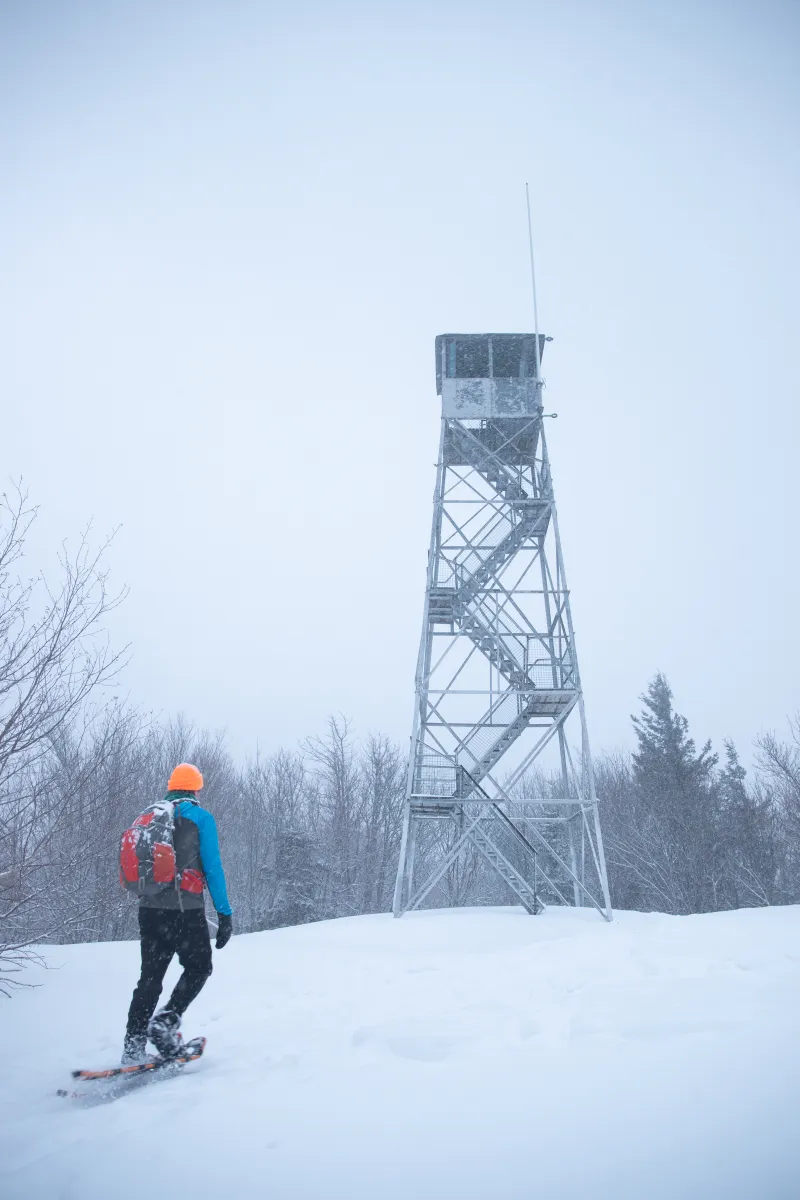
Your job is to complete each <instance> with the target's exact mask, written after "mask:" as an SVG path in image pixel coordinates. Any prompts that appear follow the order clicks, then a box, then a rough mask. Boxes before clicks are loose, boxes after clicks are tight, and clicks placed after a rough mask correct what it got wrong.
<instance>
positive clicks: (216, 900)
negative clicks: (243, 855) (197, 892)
mask: <svg viewBox="0 0 800 1200" xmlns="http://www.w3.org/2000/svg"><path fill="white" fill-rule="evenodd" d="M175 816H176V817H184V818H185V819H186V820H187V821H193V822H194V824H195V825H196V826H197V831H198V833H199V835H200V863H201V865H202V868H203V874H204V875H205V877H206V885H207V886H208V890H209V892H210V893H211V901H212V903H213V905H214V908H215V909H216V910H217V912H218V913H222V915H223V916H230V915H231V914H232V912H233V909H232V908H231V903H230V900H229V899H228V889H227V887H226V886H225V872H224V871H223V869H222V859H221V858H220V853H219V837H218V836H217V822H216V821H215V820H214V818H213V817H212V815H211V813H210V812H208V811H207V810H206V809H205V808H201V807H200V805H199V804H198V803H197V802H196V801H193V800H181V802H180V804H176V805H175Z"/></svg>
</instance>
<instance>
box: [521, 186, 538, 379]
mask: <svg viewBox="0 0 800 1200" xmlns="http://www.w3.org/2000/svg"><path fill="white" fill-rule="evenodd" d="M525 200H526V203H527V205H528V245H529V247H530V252H531V290H532V292H533V332H534V334H535V337H534V342H533V352H534V354H535V356H536V383H537V385H538V384H541V382H542V355H541V352H540V349H539V309H538V306H537V304H536V271H535V270H534V266H533V226H532V225H531V193H530V189H529V188H528V185H527V183H526V184H525ZM540 402H541V401H540Z"/></svg>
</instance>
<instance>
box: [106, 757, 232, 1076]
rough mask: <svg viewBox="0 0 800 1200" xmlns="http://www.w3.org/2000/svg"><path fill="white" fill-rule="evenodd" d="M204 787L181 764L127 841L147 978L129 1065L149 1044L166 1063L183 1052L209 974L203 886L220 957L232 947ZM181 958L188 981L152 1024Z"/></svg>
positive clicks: (131, 1034)
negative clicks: (187, 1023)
mask: <svg viewBox="0 0 800 1200" xmlns="http://www.w3.org/2000/svg"><path fill="white" fill-rule="evenodd" d="M202 786H203V776H202V775H201V774H200V772H199V771H198V769H197V767H195V766H192V764H191V763H180V764H179V765H178V766H177V767H176V768H175V770H174V771H173V772H172V775H171V776H170V779H169V783H168V784H167V789H168V790H167V794H166V796H165V797H164V800H163V801H161V802H159V803H158V804H154V805H152V806H151V807H150V808H149V809H147V811H146V812H144V813H142V815H141V816H140V817H139V818H137V820H136V822H135V823H134V825H133V827H132V828H131V829H129V830H128V831H127V832H126V833H125V834H123V837H122V843H121V850H120V881H121V882H122V884H123V886H125V887H126V888H128V889H130V890H131V891H136V892H137V894H138V896H139V933H140V937H141V950H142V974H141V978H140V979H139V982H138V984H137V985H136V988H135V990H134V993H133V999H132V1001H131V1007H130V1011H129V1013H128V1026H127V1030H126V1033H125V1044H124V1048H123V1055H122V1062H123V1065H130V1064H133V1063H138V1062H143V1061H144V1060H145V1059H146V1054H145V1047H146V1045H147V1038H148V1037H149V1038H150V1040H151V1041H152V1042H153V1044H154V1045H155V1047H156V1049H157V1050H158V1053H159V1054H160V1055H161V1056H162V1057H164V1058H171V1057H174V1056H175V1055H176V1054H178V1053H179V1051H180V1047H181V1040H182V1039H181V1035H180V1033H179V1032H178V1030H179V1028H180V1024H181V1017H182V1016H183V1013H184V1012H185V1011H186V1009H187V1008H188V1006H189V1005H190V1004H191V1002H192V1001H193V1000H194V998H195V997H196V996H197V995H198V993H199V992H200V990H201V988H202V987H203V984H204V983H205V982H206V980H207V979H208V977H209V975H210V974H211V939H210V938H209V934H208V925H207V924H206V916H205V905H204V896H203V888H204V886H207V887H208V890H209V892H210V893H211V899H212V901H213V904H214V907H215V908H216V910H217V919H218V922H219V925H218V929H217V940H216V948H217V950H221V949H222V948H223V946H226V945H227V943H228V941H229V940H230V936H231V934H232V933H233V918H232V910H231V906H230V903H229V901H228V892H227V888H226V886H225V874H224V872H223V870H222V862H221V860H220V855H219V841H218V838H217V826H216V822H215V820H214V818H213V817H212V815H211V813H210V812H207V811H206V810H205V809H204V808H201V807H200V805H199V804H198V803H197V799H196V795H197V793H198V792H199V791H200V789H201V788H202ZM175 954H177V956H178V962H179V963H180V964H181V966H182V967H183V974H182V975H181V977H180V979H179V980H178V982H177V983H176V985H175V989H174V991H173V993H172V995H171V996H170V998H169V1001H168V1003H167V1005H166V1007H165V1008H162V1009H161V1010H160V1011H159V1012H158V1013H156V1015H155V1016H153V1012H154V1011H155V1007H156V1004H157V1003H158V998H159V996H160V995H161V987H162V984H163V982H164V976H165V974H166V971H167V967H168V966H169V964H170V962H171V961H172V957H173V955H175Z"/></svg>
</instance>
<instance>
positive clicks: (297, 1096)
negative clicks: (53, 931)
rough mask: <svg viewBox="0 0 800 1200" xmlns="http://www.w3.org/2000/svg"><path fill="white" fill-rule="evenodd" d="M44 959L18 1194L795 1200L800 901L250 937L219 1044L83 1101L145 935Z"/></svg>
mask: <svg viewBox="0 0 800 1200" xmlns="http://www.w3.org/2000/svg"><path fill="white" fill-rule="evenodd" d="M47 957H48V959H49V965H50V968H51V969H50V970H48V971H43V970H39V969H36V970H34V971H32V972H31V973H30V975H29V979H30V982H35V983H37V984H39V985H40V986H39V987H37V988H36V989H35V990H31V991H26V992H22V993H19V994H17V995H16V996H15V998H14V999H13V1000H11V1001H6V1002H2V1004H0V1195H1V1196H2V1197H3V1198H4V1200H12V1198H14V1200H16V1198H23V1197H24V1198H25V1200H38V1198H39V1197H43V1198H44V1197H47V1198H48V1200H78V1198H80V1200H93V1198H95V1197H96V1198H98V1200H99V1198H101V1197H102V1200H108V1198H109V1197H113V1198H114V1200H128V1198H131V1200H134V1198H135V1200H141V1197H143V1196H145V1197H147V1196H176V1197H182V1198H186V1197H191V1198H192V1200H205V1198H206V1197H213V1198H214V1200H237V1198H239V1197H265V1198H267V1197H268V1198H270V1200H317V1198H320V1200H323V1198H324V1200H338V1198H339V1197H342V1198H345V1197H346V1198H347V1200H395V1198H397V1200H399V1198H400V1197H402V1200H428V1198H432V1197H436V1198H437V1200H448V1198H450V1197H453V1198H454V1200H466V1198H473V1197H475V1198H476V1200H477V1198H478V1197H480V1198H481V1200H488V1198H491V1197H503V1200H534V1198H536V1200H572V1198H573V1197H581V1198H582V1200H585V1198H586V1197H589V1196H591V1197H592V1198H593V1200H605V1198H606V1197H608V1198H613V1200H660V1198H661V1197H669V1198H670V1200H678V1198H680V1200H694V1198H698V1200H699V1198H702V1200H708V1198H715V1197H720V1198H723V1197H724V1198H725V1200H736V1198H738V1197H748V1200H772V1198H779V1197H780V1198H783V1197H786V1198H789V1197H792V1200H796V1198H797V1197H798V1196H800V1028H799V1018H800V1011H799V1010H800V908H779V909H758V910H749V911H741V912H735V913H720V914H715V915H712V916H701V917H683V918H679V917H665V916H659V915H643V914H639V913H619V914H617V917H616V920H615V922H614V923H613V924H612V925H606V924H605V923H604V922H603V921H601V920H600V918H599V917H597V916H596V914H594V913H591V912H586V911H569V910H554V909H550V910H549V911H548V912H547V913H546V914H545V915H544V916H542V917H538V918H531V917H528V916H526V915H525V914H524V913H523V912H522V910H521V909H519V910H517V909H462V910H456V911H436V912H424V913H417V914H411V915H409V916H406V917H404V918H403V919H402V920H401V921H393V920H392V918H391V917H388V916H374V917H355V918H352V919H348V920H341V921H329V922H325V923H322V924H318V925H308V926H303V927H301V928H296V929H282V930H277V931H274V932H271V933H262V934H252V935H250V936H247V937H237V938H235V939H234V941H233V942H232V943H231V944H230V945H229V946H228V947H227V948H226V949H225V950H224V951H223V952H222V953H219V954H215V973H214V975H213V976H212V978H211V980H210V981H209V983H208V984H207V986H206V989H205V991H204V992H203V994H202V995H201V996H200V998H199V999H198V1000H197V1001H196V1003H195V1004H194V1005H193V1007H192V1008H191V1010H190V1011H189V1014H188V1016H187V1019H186V1021H185V1025H184V1032H185V1033H186V1035H187V1036H192V1035H194V1034H197V1033H205V1034H207V1035H208V1039H209V1042H208V1049H207V1051H206V1055H205V1057H204V1058H203V1059H201V1060H200V1061H199V1062H198V1063H195V1064H192V1065H191V1066H189V1067H187V1068H185V1069H184V1070H183V1072H182V1073H181V1074H180V1075H178V1076H177V1077H176V1078H171V1079H164V1080H161V1081H153V1082H149V1083H148V1084H147V1085H146V1086H142V1087H139V1088H136V1089H134V1090H131V1091H130V1092H128V1093H127V1094H125V1095H123V1096H122V1097H120V1098H117V1099H115V1100H114V1101H113V1102H109V1103H104V1104H99V1105H94V1106H91V1107H86V1106H81V1105H80V1104H79V1103H76V1102H75V1101H67V1100H60V1099H58V1098H57V1097H56V1096H55V1090H56V1088H58V1087H59V1086H64V1085H65V1084H67V1083H68V1071H69V1068H71V1067H73V1066H98V1065H108V1064H110V1063H112V1062H113V1061H114V1060H115V1058H116V1057H117V1056H118V1054H119V1050H120V1042H121V1036H122V1029H123V1025H124V1020H125V1014H126V1011H127V1005H128V1002H129V999H130V991H131V988H132V987H133V984H134V982H135V979H136V976H137V964H138V947H137V945H136V944H135V943H115V944H107V945H86V946H67V947H55V948H51V949H49V950H48V951H47ZM176 973H177V968H176V967H173V968H172V969H171V971H170V975H169V977H168V983H171V981H172V980H173V978H174V976H175V974H176Z"/></svg>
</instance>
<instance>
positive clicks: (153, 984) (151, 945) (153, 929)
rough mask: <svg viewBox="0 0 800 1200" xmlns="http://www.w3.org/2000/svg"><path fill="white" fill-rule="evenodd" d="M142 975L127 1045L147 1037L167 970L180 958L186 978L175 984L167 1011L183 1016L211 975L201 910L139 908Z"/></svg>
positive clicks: (130, 1014)
mask: <svg viewBox="0 0 800 1200" xmlns="http://www.w3.org/2000/svg"><path fill="white" fill-rule="evenodd" d="M139 933H140V935H141V942H142V974H141V978H140V979H139V982H138V983H137V985H136V988H135V990H134V993H133V999H132V1001H131V1007H130V1010H129V1012H128V1028H127V1032H126V1035H125V1037H126V1041H128V1040H133V1041H138V1040H140V1039H143V1038H146V1037H147V1026H148V1023H149V1021H150V1018H151V1017H152V1015H153V1013H154V1012H155V1010H156V1005H157V1004H158V998H159V996H160V995H161V987H162V985H163V983H164V976H165V975H166V973H167V967H168V966H169V964H170V963H171V962H172V957H173V955H175V954H177V956H178V962H179V963H180V964H181V966H182V967H183V974H182V975H181V977H180V979H179V980H178V982H177V983H176V984H175V990H174V991H173V993H172V995H171V996H170V999H169V1003H168V1004H167V1008H171V1009H173V1011H175V1012H178V1013H184V1012H185V1011H186V1009H187V1008H188V1007H189V1005H190V1004H191V1003H192V1001H193V1000H194V998H195V997H196V996H197V995H198V993H199V992H200V989H201V988H202V986H203V984H204V983H205V981H206V980H207V979H208V977H209V975H210V974H211V939H210V937H209V936H208V925H207V924H206V915H205V913H204V912H203V910H202V908H199V909H197V908H196V909H188V910H187V911H186V912H180V911H177V910H175V909H167V908H145V907H144V906H142V905H140V906H139Z"/></svg>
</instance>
